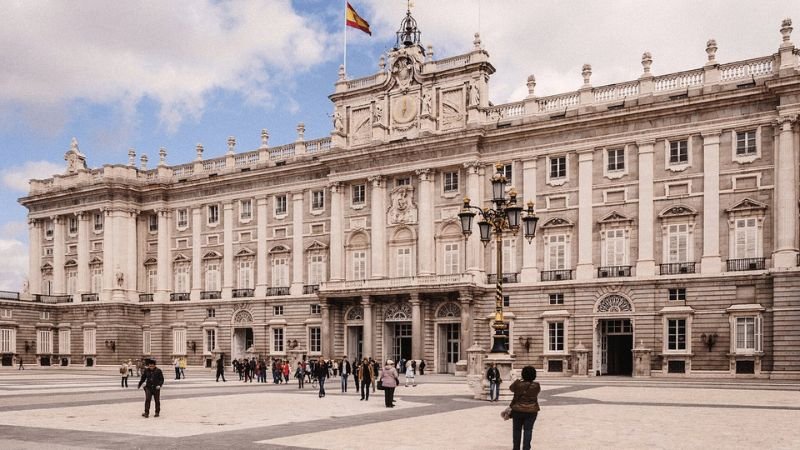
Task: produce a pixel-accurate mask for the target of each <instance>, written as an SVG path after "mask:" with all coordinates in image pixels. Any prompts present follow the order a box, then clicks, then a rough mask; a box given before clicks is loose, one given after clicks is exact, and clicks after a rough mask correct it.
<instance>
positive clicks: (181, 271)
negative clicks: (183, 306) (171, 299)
mask: <svg viewBox="0 0 800 450" xmlns="http://www.w3.org/2000/svg"><path fill="white" fill-rule="evenodd" d="M175 292H180V293H185V292H189V265H188V264H179V265H178V266H176V267H175Z"/></svg>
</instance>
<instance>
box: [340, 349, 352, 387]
mask: <svg viewBox="0 0 800 450" xmlns="http://www.w3.org/2000/svg"><path fill="white" fill-rule="evenodd" d="M351 372H352V370H351V368H350V361H348V360H347V356H345V357H344V358H342V367H341V372H340V373H341V375H342V392H347V377H348V376H349V375H350V373H351Z"/></svg>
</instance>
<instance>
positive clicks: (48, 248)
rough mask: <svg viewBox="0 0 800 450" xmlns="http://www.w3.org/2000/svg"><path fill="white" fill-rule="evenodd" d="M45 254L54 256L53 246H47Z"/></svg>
mask: <svg viewBox="0 0 800 450" xmlns="http://www.w3.org/2000/svg"><path fill="white" fill-rule="evenodd" d="M44 256H53V247H45V249H44Z"/></svg>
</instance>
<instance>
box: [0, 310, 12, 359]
mask: <svg viewBox="0 0 800 450" xmlns="http://www.w3.org/2000/svg"><path fill="white" fill-rule="evenodd" d="M11 316H12V312H11V310H10V309H3V310H0V318H2V319H10V318H11ZM0 353H2V352H0Z"/></svg>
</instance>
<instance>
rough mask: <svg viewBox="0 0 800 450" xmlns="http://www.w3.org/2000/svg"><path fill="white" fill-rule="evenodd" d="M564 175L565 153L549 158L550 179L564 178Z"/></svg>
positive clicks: (565, 168)
mask: <svg viewBox="0 0 800 450" xmlns="http://www.w3.org/2000/svg"><path fill="white" fill-rule="evenodd" d="M566 176H567V157H566V155H564V156H556V157H554V158H550V179H558V178H566Z"/></svg>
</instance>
